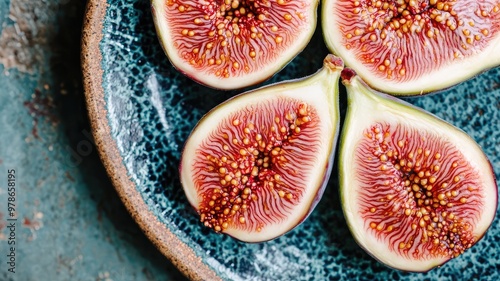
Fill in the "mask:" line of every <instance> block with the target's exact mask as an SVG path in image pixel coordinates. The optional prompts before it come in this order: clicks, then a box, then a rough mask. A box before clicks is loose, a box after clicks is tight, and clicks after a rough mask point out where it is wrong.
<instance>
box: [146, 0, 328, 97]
mask: <svg viewBox="0 0 500 281" xmlns="http://www.w3.org/2000/svg"><path fill="white" fill-rule="evenodd" d="M318 2H319V1H318V0H270V1H269V0H208V1H194V0H188V1H179V0H152V3H151V7H152V13H153V18H154V23H155V26H156V30H157V34H158V37H159V39H160V43H161V45H162V47H163V49H164V51H165V53H166V54H167V56H168V58H169V59H170V61H171V63H172V64H173V65H174V67H176V68H177V69H178V70H179V71H181V72H182V73H184V74H185V75H187V76H188V77H190V78H191V79H193V80H195V81H197V82H199V83H201V84H204V85H206V86H209V87H212V88H216V89H223V90H230V89H237V88H243V87H246V86H250V85H254V84H256V83H258V82H261V81H264V80H266V79H268V78H270V77H271V76H272V75H274V74H275V73H276V72H278V71H279V70H280V69H281V68H283V67H284V66H285V65H286V64H287V63H288V62H289V61H291V60H292V59H293V58H294V57H295V56H296V55H297V54H298V53H299V52H301V51H302V50H303V49H304V48H305V46H306V45H307V43H308V42H309V41H310V39H311V37H312V35H313V33H314V30H315V28H316V18H317V15H316V10H317V7H318Z"/></svg>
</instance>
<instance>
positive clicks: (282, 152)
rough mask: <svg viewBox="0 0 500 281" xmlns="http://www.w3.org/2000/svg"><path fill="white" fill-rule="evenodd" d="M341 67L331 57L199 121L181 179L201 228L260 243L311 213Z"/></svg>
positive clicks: (327, 153) (324, 173) (322, 178)
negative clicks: (302, 75) (309, 72)
mask: <svg viewBox="0 0 500 281" xmlns="http://www.w3.org/2000/svg"><path fill="white" fill-rule="evenodd" d="M342 67H343V63H342V60H340V59H339V58H336V57H334V56H332V55H329V56H327V57H326V58H325V60H324V66H323V68H322V69H321V70H320V71H318V72H317V73H316V74H314V75H312V76H308V77H305V78H303V79H299V80H292V81H287V82H282V83H277V84H274V85H270V86H266V87H263V88H260V89H257V90H253V91H250V92H246V93H243V94H240V95H238V96H236V97H234V98H232V99H229V100H227V101H226V102H224V103H222V104H220V105H219V106H217V107H216V108H214V109H213V110H212V111H210V112H209V113H208V114H206V115H205V116H204V117H203V118H202V119H201V120H200V122H199V123H198V125H197V126H196V127H195V128H194V130H193V131H192V132H191V135H190V136H189V138H188V140H187V142H186V144H185V147H184V151H183V154H182V159H181V165H180V179H181V182H182V185H183V188H184V191H185V193H186V196H187V198H188V200H189V202H190V203H191V205H192V206H193V207H194V208H195V209H196V210H197V212H198V213H199V214H200V217H201V222H202V223H203V224H204V225H205V226H207V227H210V228H212V229H213V230H215V231H216V232H222V233H225V234H228V235H230V236H232V237H234V238H236V239H238V240H241V241H245V242H259V241H266V240H270V239H273V238H276V237H278V236H280V235H282V234H284V233H285V232H287V231H289V230H291V229H292V228H294V227H295V226H297V225H298V224H300V223H301V222H302V221H303V220H304V219H305V218H306V217H307V216H308V215H309V213H310V212H311V211H312V210H313V208H314V207H315V206H316V204H317V202H318V201H319V199H320V198H321V196H322V194H323V190H324V187H325V185H326V183H327V181H328V179H329V176H330V172H331V168H332V163H333V154H334V151H335V146H336V140H337V136H338V131H339V130H338V127H339V119H340V117H339V108H338V79H339V77H340V71H341V69H342Z"/></svg>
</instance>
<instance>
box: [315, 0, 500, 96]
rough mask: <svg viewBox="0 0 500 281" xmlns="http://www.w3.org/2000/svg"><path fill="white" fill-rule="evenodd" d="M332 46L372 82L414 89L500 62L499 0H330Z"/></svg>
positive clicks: (327, 27)
mask: <svg viewBox="0 0 500 281" xmlns="http://www.w3.org/2000/svg"><path fill="white" fill-rule="evenodd" d="M322 18H323V22H322V23H323V30H324V37H325V41H326V44H327V46H328V47H329V49H330V50H331V51H332V52H333V53H334V54H336V55H338V56H340V57H342V58H343V59H344V61H345V63H346V65H347V66H349V67H351V68H353V69H354V70H356V72H357V73H358V75H359V76H360V77H361V78H363V80H365V81H366V83H367V84H369V85H370V86H371V87H373V88H376V89H378V90H381V91H384V92H388V93H391V94H394V95H416V94H421V93H425V92H432V91H436V90H440V89H443V88H446V87H450V86H452V85H455V84H458V83H459V82H461V81H464V80H466V79H468V78H470V77H472V76H474V75H476V74H478V73H480V72H481V71H484V70H485V69H488V68H491V67H494V66H497V65H500V1H499V0H481V1H466V0H455V1H444V2H443V1H437V0H425V1H421V0H418V1H417V0H410V1H408V0H405V1H368V0H357V1H347V0H326V1H325V2H324V3H323V7H322Z"/></svg>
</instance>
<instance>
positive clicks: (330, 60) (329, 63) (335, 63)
mask: <svg viewBox="0 0 500 281" xmlns="http://www.w3.org/2000/svg"><path fill="white" fill-rule="evenodd" d="M323 65H324V66H325V67H327V68H328V69H330V70H337V69H343V68H344V61H343V60H342V59H341V58H340V57H337V56H334V55H332V54H328V55H327V56H326V57H325V59H324V60H323Z"/></svg>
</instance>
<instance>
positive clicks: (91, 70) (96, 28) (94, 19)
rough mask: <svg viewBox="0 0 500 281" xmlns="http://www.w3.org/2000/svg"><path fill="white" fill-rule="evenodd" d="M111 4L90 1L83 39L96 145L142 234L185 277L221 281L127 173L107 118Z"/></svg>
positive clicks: (85, 81) (85, 82) (83, 61)
mask: <svg viewBox="0 0 500 281" xmlns="http://www.w3.org/2000/svg"><path fill="white" fill-rule="evenodd" d="M108 8H109V3H108V2H107V0H88V2H87V5H86V9H85V15H84V19H83V20H84V22H83V30H82V39H81V54H80V56H81V58H80V61H81V69H82V75H83V85H84V98H85V103H86V108H87V114H88V118H89V121H90V129H91V131H92V135H93V137H94V142H95V146H96V147H97V151H98V154H99V157H100V159H101V162H102V163H103V165H104V167H105V169H106V172H107V174H108V177H109V178H110V179H111V182H112V184H113V186H114V188H115V190H116V191H117V193H118V195H119V197H120V199H121V201H122V202H123V204H124V205H125V207H126V209H127V211H128V212H129V214H130V215H131V216H132V218H133V219H134V221H135V222H136V223H137V224H138V225H139V227H140V228H141V230H142V231H143V233H144V234H145V235H146V236H147V237H148V238H149V240H150V241H151V242H152V243H153V244H154V245H155V246H156V247H157V248H158V250H159V251H160V252H161V253H162V254H163V255H164V256H166V257H167V258H168V259H169V260H170V261H171V262H172V263H173V264H174V265H175V266H176V267H177V268H178V269H179V270H180V271H181V272H182V273H183V274H184V275H185V276H186V277H188V278H189V279H191V280H222V279H221V278H220V277H219V276H218V275H217V273H216V272H215V271H214V270H213V269H211V268H210V267H209V266H208V265H207V264H205V263H204V262H203V260H202V258H201V257H199V256H197V255H196V253H195V251H194V249H192V248H191V247H190V246H188V245H187V244H185V243H183V242H182V241H181V240H180V239H179V238H178V237H177V236H176V235H175V234H174V233H173V232H172V231H170V230H169V229H168V228H167V226H166V225H165V224H164V223H162V222H160V221H159V220H158V218H157V217H156V216H155V215H154V214H153V213H152V212H151V211H150V210H149V208H148V205H147V204H146V202H145V201H144V199H143V198H142V196H141V194H140V193H139V191H138V190H137V187H136V184H135V183H134V182H133V181H132V180H131V179H130V177H129V176H128V171H127V169H126V167H125V165H124V164H123V159H122V157H121V155H120V152H119V149H118V145H117V143H116V141H115V140H114V138H113V137H112V135H111V128H110V125H109V123H108V121H107V109H106V101H105V99H104V87H103V85H102V83H103V75H104V70H103V69H102V67H101V66H102V64H101V63H102V53H101V49H100V43H101V41H102V39H103V38H104V34H103V28H104V20H105V16H106V12H107V9H108Z"/></svg>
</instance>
